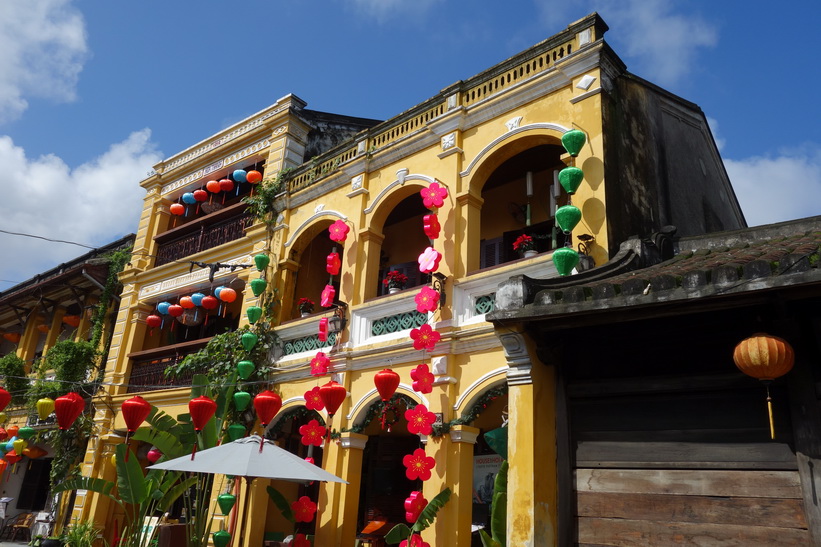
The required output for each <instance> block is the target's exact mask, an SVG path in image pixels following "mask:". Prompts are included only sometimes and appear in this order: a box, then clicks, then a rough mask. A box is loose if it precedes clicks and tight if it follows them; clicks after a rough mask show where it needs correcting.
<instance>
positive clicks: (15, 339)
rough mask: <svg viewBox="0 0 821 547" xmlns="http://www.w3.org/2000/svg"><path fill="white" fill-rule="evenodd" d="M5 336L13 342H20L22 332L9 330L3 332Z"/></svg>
mask: <svg viewBox="0 0 821 547" xmlns="http://www.w3.org/2000/svg"><path fill="white" fill-rule="evenodd" d="M3 338H5V339H6V340H8V341H9V342H11V343H12V344H19V343H20V333H19V332H7V333H4V334H3Z"/></svg>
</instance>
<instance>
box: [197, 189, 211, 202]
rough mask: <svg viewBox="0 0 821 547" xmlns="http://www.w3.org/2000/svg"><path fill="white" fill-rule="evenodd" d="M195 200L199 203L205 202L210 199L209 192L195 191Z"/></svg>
mask: <svg viewBox="0 0 821 547" xmlns="http://www.w3.org/2000/svg"><path fill="white" fill-rule="evenodd" d="M194 199H195V200H197V201H205V200H206V199H208V192H206V191H205V190H203V189H199V190H194Z"/></svg>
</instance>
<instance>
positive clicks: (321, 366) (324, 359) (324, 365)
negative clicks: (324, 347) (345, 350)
mask: <svg viewBox="0 0 821 547" xmlns="http://www.w3.org/2000/svg"><path fill="white" fill-rule="evenodd" d="M330 364H331V360H330V359H328V356H327V355H325V354H324V353H322V352H321V351H320V352H317V354H316V357H314V358H313V359H311V376H324V375H325V374H328V366H329V365H330Z"/></svg>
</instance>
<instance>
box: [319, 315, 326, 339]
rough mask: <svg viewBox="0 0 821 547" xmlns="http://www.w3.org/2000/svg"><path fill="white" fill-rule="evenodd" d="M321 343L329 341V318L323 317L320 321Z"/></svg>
mask: <svg viewBox="0 0 821 547" xmlns="http://www.w3.org/2000/svg"><path fill="white" fill-rule="evenodd" d="M317 337H318V338H319V341H320V342H327V341H328V318H327V317H323V318H322V319H320V320H319V333H318V334H317Z"/></svg>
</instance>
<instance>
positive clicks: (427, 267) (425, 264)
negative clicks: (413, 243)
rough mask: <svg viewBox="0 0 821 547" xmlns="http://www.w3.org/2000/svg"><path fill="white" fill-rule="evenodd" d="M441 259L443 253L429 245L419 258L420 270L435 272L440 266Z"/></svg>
mask: <svg viewBox="0 0 821 547" xmlns="http://www.w3.org/2000/svg"><path fill="white" fill-rule="evenodd" d="M441 260H442V253H440V252H439V251H437V250H436V249H434V248H433V247H428V248H427V249H425V250H424V251H423V252H422V254H420V255H419V258H418V259H417V262H419V271H420V272H422V273H431V272H435V271H436V270H437V269H438V268H439V262H440V261H441Z"/></svg>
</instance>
